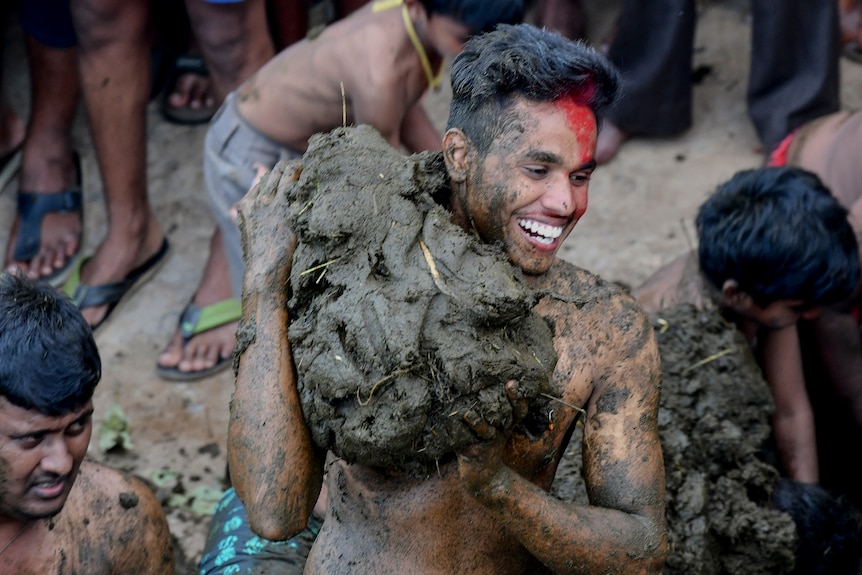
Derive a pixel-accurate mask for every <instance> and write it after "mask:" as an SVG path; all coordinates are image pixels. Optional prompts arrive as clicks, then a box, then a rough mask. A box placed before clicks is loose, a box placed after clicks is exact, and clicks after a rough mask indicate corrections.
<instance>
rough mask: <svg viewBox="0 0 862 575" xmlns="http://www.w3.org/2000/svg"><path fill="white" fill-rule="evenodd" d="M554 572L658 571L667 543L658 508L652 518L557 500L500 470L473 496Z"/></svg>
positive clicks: (509, 472)
mask: <svg viewBox="0 0 862 575" xmlns="http://www.w3.org/2000/svg"><path fill="white" fill-rule="evenodd" d="M478 499H479V500H480V501H481V502H482V503H483V504H484V505H485V506H486V507H487V508H488V509H491V510H493V511H494V512H495V513H496V514H497V516H498V517H499V519H500V521H501V523H502V524H503V525H505V526H506V528H507V529H508V531H509V532H510V533H511V534H512V535H513V536H514V537H516V538H517V539H518V541H520V543H521V544H522V545H524V547H525V548H527V550H529V551H530V553H531V554H532V555H533V556H535V557H536V558H538V559H539V560H540V561H542V563H544V564H545V565H546V566H547V567H548V568H550V569H551V571H553V572H554V573H561V574H562V573H661V572H662V568H663V566H664V560H665V556H666V554H667V540H666V536H665V529H664V521H663V519H662V518H661V515H662V512H661V509H655V510H653V511H654V512H655V513H654V515H653V516H652V517H648V516H642V515H635V514H632V513H627V512H624V511H620V510H617V509H610V508H602V507H597V506H591V505H590V506H586V505H575V504H573V503H570V502H566V501H561V500H559V499H556V498H555V497H553V496H551V495H550V494H548V493H547V492H545V491H543V490H542V489H540V488H539V487H537V486H535V485H533V484H532V483H530V482H528V481H527V480H525V479H523V478H522V477H520V476H519V475H517V474H516V473H514V472H513V471H511V470H509V469H507V468H506V469H504V470H503V471H502V472H501V480H500V482H499V484H498V486H497V487H496V488H495V489H493V490H491V491H488V492H486V493H484V494H482V495H480V496H479V497H478Z"/></svg>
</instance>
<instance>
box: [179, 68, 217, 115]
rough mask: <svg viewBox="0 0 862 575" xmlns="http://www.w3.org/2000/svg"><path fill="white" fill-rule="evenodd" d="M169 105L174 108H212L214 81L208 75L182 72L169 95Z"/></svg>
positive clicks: (213, 102) (213, 104) (213, 103)
mask: <svg viewBox="0 0 862 575" xmlns="http://www.w3.org/2000/svg"><path fill="white" fill-rule="evenodd" d="M168 105H169V106H170V107H172V108H186V107H188V108H191V109H192V110H199V109H201V108H212V107H213V106H215V98H214V97H213V95H212V82H211V81H210V79H209V77H208V76H202V75H200V74H194V73H186V74H181V75H180V76H179V77H178V78H177V81H176V83H175V84H174V86H173V90H172V91H171V94H170V95H169V96H168Z"/></svg>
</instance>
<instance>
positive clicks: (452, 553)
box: [228, 25, 667, 574]
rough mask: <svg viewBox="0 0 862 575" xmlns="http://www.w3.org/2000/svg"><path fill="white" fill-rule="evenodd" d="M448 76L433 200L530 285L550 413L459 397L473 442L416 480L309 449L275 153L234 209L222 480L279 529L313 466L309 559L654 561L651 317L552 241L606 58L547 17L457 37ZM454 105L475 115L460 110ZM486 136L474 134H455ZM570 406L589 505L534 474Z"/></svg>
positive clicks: (564, 214) (576, 206) (467, 566)
mask: <svg viewBox="0 0 862 575" xmlns="http://www.w3.org/2000/svg"><path fill="white" fill-rule="evenodd" d="M452 82H453V110H454V111H453V112H452V114H453V116H452V117H451V118H450V120H449V124H448V125H449V128H448V130H447V132H446V135H445V136H444V138H443V142H442V144H443V145H442V148H443V152H442V158H440V160H442V161H443V162H444V163H445V170H446V174H441V175H443V176H444V177H446V181H447V182H448V184H449V185H448V187H447V190H448V196H449V197H446V198H441V199H440V201H441V202H442V204H443V205H444V206H445V207H446V208H448V209H449V210H450V212H451V218H452V222H453V223H454V224H456V225H457V226H459V227H461V228H463V230H464V231H465V232H466V233H469V234H472V235H475V236H476V238H477V239H478V240H479V241H481V242H483V243H487V244H496V245H499V246H501V247H502V249H503V250H504V251H505V252H506V254H507V255H508V258H509V260H510V261H511V262H512V263H513V264H514V265H516V266H517V267H519V268H520V269H521V270H522V271H523V274H524V278H525V280H526V282H527V283H528V285H529V286H530V287H531V288H533V289H534V290H536V292H538V293H541V294H545V295H544V296H543V297H542V298H541V299H540V301H539V302H538V304H537V305H536V307H535V308H533V309H534V311H535V313H538V314H539V315H541V316H544V317H546V318H549V319H551V320H553V322H554V323H555V331H554V347H555V349H556V351H557V355H558V357H559V360H558V362H557V364H556V368H555V370H554V372H553V374H552V378H553V380H554V382H555V384H556V385H558V386H559V389H560V390H561V398H562V402H561V403H560V405H559V406H558V407H555V408H554V413H553V425H549V426H545V427H543V428H542V429H541V430H539V431H538V432H537V433H535V434H531V435H530V436H528V435H527V433H526V432H525V431H523V430H522V429H521V428H519V427H517V426H515V427H507V428H505V429H495V428H493V427H491V426H490V425H488V424H485V423H484V421H483V419H482V416H481V414H477V413H473V412H472V410H468V412H467V413H466V414H463V417H464V421H465V422H467V423H468V425H470V427H471V429H472V430H473V432H474V433H476V443H475V444H473V445H470V446H468V447H467V448H465V449H463V450H461V451H460V452H459V453H457V454H451V456H450V457H446V458H444V459H443V460H440V461H439V471H438V472H437V473H431V474H430V476H429V477H427V478H416V477H411V476H407V475H406V474H404V473H403V472H400V471H398V470H396V469H388V468H385V469H384V468H380V467H372V466H366V465H362V464H351V463H348V462H346V461H344V460H343V459H340V458H336V457H332V458H329V459H327V458H326V454H325V453H324V452H323V450H322V449H320V448H319V447H317V446H316V445H315V444H314V443H313V442H312V441H311V437H310V432H309V429H308V427H307V425H306V423H305V421H304V418H303V416H302V403H301V401H300V398H299V394H298V390H297V384H296V379H297V375H296V371H295V370H296V367H295V366H294V361H293V356H292V352H291V342H290V341H289V340H288V332H287V330H288V325H289V324H290V318H289V317H288V307H287V305H286V304H287V295H288V294H287V293H286V292H287V289H286V288H285V286H286V285H287V281H288V278H289V277H290V272H291V269H290V268H291V262H292V261H293V256H292V250H293V249H294V246H295V241H294V240H295V238H294V236H293V234H292V232H291V230H290V229H289V225H288V223H287V219H286V217H285V215H286V211H287V210H288V208H289V206H288V202H287V200H286V198H285V197H283V196H284V194H285V193H286V192H287V190H288V188H289V187H290V182H291V181H293V180H294V179H295V177H296V176H297V175H298V174H296V173H295V170H296V169H297V166H295V165H293V164H289V163H279V164H278V165H277V166H276V167H275V168H274V169H273V171H272V172H270V173H269V175H267V176H265V177H264V178H263V179H262V180H261V182H260V183H259V184H258V185H257V186H256V187H255V188H254V189H253V190H252V191H251V192H250V193H249V194H248V195H247V196H246V197H245V198H244V199H243V201H242V202H241V203H240V207H239V221H240V229H241V230H243V246H244V248H245V262H246V271H245V275H244V282H243V327H242V328H241V329H242V330H244V331H243V333H244V334H245V335H247V336H248V337H243V342H244V343H243V347H242V348H241V349H239V350H238V355H237V370H238V371H237V382H236V391H235V393H234V397H233V401H232V403H231V418H230V425H229V430H228V460H229V465H230V469H231V477H232V480H233V483H234V487H235V489H236V493H237V495H238V496H239V498H240V499H241V500H242V502H243V503H244V504H245V508H246V510H247V512H248V518H249V522H250V524H251V527H252V529H253V530H254V531H255V532H257V533H258V534H259V535H261V536H264V537H267V538H269V539H273V540H282V539H285V538H287V537H290V536H292V535H293V534H295V533H297V532H300V531H301V530H302V529H303V528H305V527H306V524H307V521H308V519H309V516H310V514H311V511H312V509H313V507H314V505H315V503H316V502H317V499H318V495H319V493H320V491H321V485H322V482H323V481H324V469H325V470H326V487H327V496H328V498H327V507H326V519H325V521H324V523H323V528H322V529H321V531H320V534H319V535H318V538H317V540H316V542H315V544H314V546H313V547H312V550H311V554H310V555H309V557H308V563H307V564H306V566H305V573H308V574H317V573H406V572H409V573H428V574H431V573H441V574H442V573H446V574H449V573H464V574H473V573H476V574H478V573H495V574H506V573H511V574H515V573H549V572H554V573H634V572H638V573H661V571H662V567H663V565H664V559H665V557H666V554H667V539H666V536H665V528H664V470H663V465H662V455H661V446H660V444H659V440H658V424H657V412H658V397H659V388H660V369H659V357H658V349H657V345H656V342H655V338H654V335H653V331H652V329H651V327H650V325H649V321H648V318H647V316H646V315H645V314H644V313H643V311H642V310H640V309H639V308H638V306H637V305H636V303H635V301H634V300H633V299H632V298H630V297H629V296H628V295H626V294H624V293H622V292H621V291H620V290H618V289H617V288H615V287H614V286H612V285H610V284H606V283H604V282H601V281H600V280H599V279H598V278H596V277H595V276H593V275H592V274H589V273H588V272H586V271H584V270H582V269H579V268H576V267H575V266H573V265H571V264H568V263H566V262H564V261H562V260H560V259H558V258H557V257H556V254H557V251H558V250H559V248H560V246H561V244H562V242H563V240H564V239H565V238H566V237H567V236H568V234H569V233H570V232H571V231H572V229H573V228H574V226H575V225H576V224H577V222H578V220H579V219H580V218H581V216H583V214H584V212H585V211H586V207H587V192H588V188H589V179H590V176H591V174H592V172H593V170H594V168H595V165H596V163H595V158H594V154H595V144H596V134H597V127H596V126H597V124H596V114H597V113H600V112H601V107H602V105H603V104H604V103H606V102H608V101H612V100H613V98H614V95H615V92H616V89H617V76H616V72H615V71H614V69H613V68H612V67H611V66H610V65H609V64H608V62H607V61H606V60H605V59H604V58H603V57H601V56H600V55H599V54H597V53H595V52H593V51H592V50H590V49H589V48H587V47H585V46H583V45H579V44H575V43H572V42H569V41H568V40H565V39H564V38H562V37H561V36H558V35H556V34H553V33H550V32H548V31H545V30H540V29H537V28H535V27H532V26H528V25H520V26H500V27H498V28H497V29H496V30H494V31H493V32H490V33H488V34H486V35H481V36H476V37H474V38H472V39H471V40H470V41H468V42H467V43H466V44H465V46H464V50H463V51H462V52H461V54H460V55H459V56H458V57H456V58H455V61H454V63H453V69H452ZM459 110H460V111H461V112H459ZM465 110H466V111H467V113H468V116H472V114H477V115H478V117H479V118H480V119H484V120H483V121H480V122H479V123H478V124H471V122H470V121H469V118H465V117H463V116H461V118H460V119H459V116H458V114H459V113H463V111H465ZM486 124H487V125H486ZM467 125H471V126H472V127H469V128H467V127H465V126H467ZM483 134H484V135H485V136H483ZM485 137H487V138H488V139H486V140H485V141H484V144H483V145H484V151H480V148H479V146H478V145H477V144H476V143H475V142H474V139H476V140H480V141H481V140H482V139H483V138H485ZM439 169H441V170H442V169H443V168H442V166H441V167H440V168H439ZM381 224H386V225H388V222H381ZM468 368H469V366H465V369H468ZM504 384H506V394H507V396H508V398H509V401H510V402H512V409H513V417H512V419H513V422H512V425H514V424H515V423H516V422H517V420H518V413H519V412H521V408H523V405H520V406H519V403H520V402H519V400H518V399H517V390H518V385H517V382H508V383H506V382H500V385H501V386H503V385H504ZM375 400H376V401H377V400H378V399H377V398H375ZM379 401H383V400H382V399H380V400H379ZM579 422H580V423H583V426H584V478H585V481H586V485H587V491H588V493H589V495H590V504H589V505H577V504H573V503H569V502H563V501H560V500H558V499H556V498H555V497H554V496H552V495H551V494H550V493H549V492H548V490H549V488H550V486H551V483H552V482H553V479H554V474H555V472H556V470H557V466H558V464H559V462H560V459H561V458H562V456H563V453H564V451H565V449H566V444H567V442H568V441H569V438H570V437H571V435H572V432H573V431H574V428H575V425H576V424H579Z"/></svg>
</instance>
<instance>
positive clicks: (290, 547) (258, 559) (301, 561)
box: [198, 488, 322, 575]
mask: <svg viewBox="0 0 862 575" xmlns="http://www.w3.org/2000/svg"><path fill="white" fill-rule="evenodd" d="M321 523H322V522H321V521H320V520H319V519H317V518H316V517H313V516H312V518H311V519H309V521H308V526H307V527H306V528H305V531H303V532H302V533H300V534H299V535H297V536H295V537H293V538H291V539H288V540H287V541H270V540H268V539H264V538H262V537H258V536H257V535H255V534H254V532H253V531H252V530H251V528H250V527H249V526H248V516H247V515H246V512H245V507H244V506H243V504H242V501H240V499H239V497H237V495H236V491H234V490H233V488H230V489H228V490H227V491H226V492H225V494H224V495H223V496H222V498H221V501H219V503H218V505H217V506H216V508H215V511H214V512H213V517H212V521H211V523H210V528H209V532H208V533H207V540H206V544H205V545H204V552H203V557H201V561H200V564H199V565H198V570H199V573H200V575H247V574H248V575H250V574H254V575H275V574H279V575H292V574H297V575H299V574H301V573H302V571H303V568H304V567H305V559H306V557H308V552H309V550H310V549H311V545H312V544H313V543H314V539H315V538H316V537H317V533H318V532H319V531H320V526H321Z"/></svg>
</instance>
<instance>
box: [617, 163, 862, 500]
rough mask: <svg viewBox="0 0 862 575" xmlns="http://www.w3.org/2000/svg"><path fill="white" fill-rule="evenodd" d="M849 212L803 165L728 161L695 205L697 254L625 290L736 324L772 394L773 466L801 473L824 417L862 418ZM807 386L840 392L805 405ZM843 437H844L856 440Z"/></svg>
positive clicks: (814, 465)
mask: <svg viewBox="0 0 862 575" xmlns="http://www.w3.org/2000/svg"><path fill="white" fill-rule="evenodd" d="M848 216H849V212H848V210H847V208H845V207H844V206H842V205H841V203H839V201H838V200H837V199H836V198H835V197H834V196H833V195H832V194H831V193H830V192H829V190H828V189H827V188H826V187H825V186H824V185H823V184H822V182H821V180H820V178H819V177H818V176H817V175H815V174H814V173H812V172H808V171H806V170H803V169H801V168H797V167H767V168H760V169H756V170H749V171H744V172H741V173H738V174H736V175H735V176H734V177H733V178H731V179H730V180H729V181H728V182H726V183H724V184H722V185H721V186H719V187H718V189H717V190H716V192H715V193H714V194H713V195H712V196H711V197H710V198H709V199H708V200H707V201H706V202H705V203H704V204H703V205H702V206H701V208H700V209H699V211H698V215H697V218H696V225H697V231H698V249H697V258H695V257H693V256H694V254H690V255H686V256H682V257H680V258H678V259H677V260H675V261H673V262H671V263H670V264H668V265H667V266H665V267H664V268H662V269H661V270H659V271H658V272H656V273H655V274H653V276H652V277H651V278H650V279H648V280H647V281H646V282H645V283H644V284H643V285H642V286H641V287H639V288H637V289H636V290H634V295H635V296H636V297H637V299H638V301H639V302H640V303H641V304H642V305H643V306H644V308H645V309H646V310H647V311H649V312H656V311H659V310H661V309H662V308H665V307H671V306H673V305H675V304H677V303H683V302H688V303H693V304H695V305H697V306H700V307H704V306H708V305H716V306H718V307H719V308H720V310H721V311H722V313H723V314H724V315H725V317H727V318H728V319H729V320H731V321H732V322H733V323H734V324H735V325H736V326H737V327H738V328H739V329H740V330H741V331H742V333H743V334H744V335H745V336H746V338H747V339H748V341H749V342H750V343H751V345H752V346H753V347H754V349H755V351H756V354H757V357H758V361H759V364H760V366H761V369H762V370H763V374H764V377H765V379H766V381H767V383H768V384H769V387H770V390H771V392H772V396H773V399H774V401H775V412H774V414H773V416H772V427H773V435H774V438H775V441H776V447H777V450H778V456H779V459H780V467H781V468H782V470H783V472H784V473H785V474H786V475H787V476H789V477H790V478H791V479H794V480H796V481H800V482H805V483H819V482H820V481H821V479H823V478H821V469H822V468H823V465H822V464H823V459H825V458H827V457H829V456H830V451H832V450H824V449H822V448H821V449H819V450H818V447H817V446H818V443H819V439H820V438H819V437H818V436H819V435H820V430H821V429H824V427H823V426H824V425H825V424H827V423H829V420H844V419H849V420H850V421H855V422H856V423H855V431H853V433H855V434H856V436H857V437H858V433H859V429H860V422H862V409H860V408H859V407H858V405H857V404H858V402H859V400H860V399H862V385H860V384H862V382H860V381H859V371H858V369H856V368H855V367H854V366H860V365H862V364H860V362H862V357H860V355H859V345H858V342H859V331H858V327H857V326H856V323H855V321H853V320H852V316H851V315H850V311H851V306H849V302H852V301H854V300H855V299H856V298H857V297H858V291H857V286H858V283H859V275H860V264H859V253H858V245H857V241H856V237H855V233H854V230H853V227H852V226H851V224H850V222H849V221H848ZM843 316H846V318H847V319H849V320H850V321H849V322H848V321H843V320H840V319H839V318H841V317H843ZM818 340H819V341H818ZM854 341H855V342H856V344H855V346H854ZM827 342H831V343H827ZM854 349H855V351H854ZM815 364H818V365H819V367H818V369H819V370H820V371H819V373H817V374H816V375H815V372H814V369H813V366H814V365H815ZM806 383H807V384H808V385H806ZM812 391H816V393H817V394H819V395H824V394H825V395H827V396H833V397H836V398H843V399H841V400H840V402H839V403H842V404H843V406H841V407H839V409H838V410H837V411H835V410H833V409H831V408H830V409H822V408H818V409H815V406H813V405H812V401H811V398H810V395H811V393H812ZM815 416H816V417H817V419H818V421H817V424H816V427H817V432H815ZM851 427H853V425H852V424H851ZM851 431H852V430H851ZM850 437H851V436H845V438H844V441H846V442H847V444H850V445H853V444H855V442H854V441H853V440H852V439H851V438H850ZM831 458H832V459H836V457H835V456H834V455H833V456H831ZM840 458H841V459H843V460H845V461H846V457H843V456H840ZM839 467H844V468H845V472H844V473H839V474H837V475H848V476H849V477H851V478H852V477H854V476H855V475H854V474H853V473H849V472H850V469H849V467H847V465H846V464H844V463H842V464H840V465H839ZM835 479H837V477H834V478H830V479H829V481H825V482H824V485H825V486H826V487H829V488H831V489H835V490H836V491H838V492H841V493H845V494H848V495H851V496H852V493H850V492H849V491H848V490H847V489H846V486H847V485H852V484H853V483H855V484H856V485H855V487H852V491H855V492H856V494H857V497H858V482H854V481H847V480H841V483H843V484H845V485H844V487H839V485H837V484H835V483H833V481H835ZM857 504H858V500H857Z"/></svg>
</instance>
